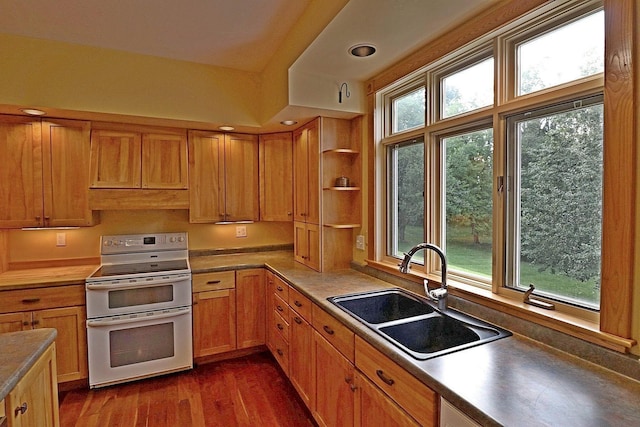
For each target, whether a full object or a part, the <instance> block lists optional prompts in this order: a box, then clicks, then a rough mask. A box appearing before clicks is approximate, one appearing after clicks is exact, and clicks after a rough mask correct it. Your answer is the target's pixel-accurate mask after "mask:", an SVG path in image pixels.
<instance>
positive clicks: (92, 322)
mask: <svg viewBox="0 0 640 427" xmlns="http://www.w3.org/2000/svg"><path fill="white" fill-rule="evenodd" d="M189 313H191V307H186V308H180V309H177V310H171V311H169V312H167V313H158V314H153V315H151V316H141V317H134V318H128V319H115V320H108V319H89V320H87V327H88V328H97V327H101V326H113V325H123V324H129V323H139V322H146V321H147V320H157V319H167V318H170V317H178V316H184V315H185V314H189Z"/></svg>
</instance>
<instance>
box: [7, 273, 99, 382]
mask: <svg viewBox="0 0 640 427" xmlns="http://www.w3.org/2000/svg"><path fill="white" fill-rule="evenodd" d="M84 293H85V290H84V285H67V286H51V287H46V288H34V289H20V290H10V291H1V292H0V333H3V332H17V331H24V330H29V329H36V328H55V329H57V330H58V335H57V337H56V344H57V348H58V351H57V355H56V365H57V379H58V382H59V383H63V382H67V381H75V380H81V379H85V378H88V375H89V373H88V368H87V333H86V329H85V322H86V320H87V315H86V309H85V306H84V298H85V297H84Z"/></svg>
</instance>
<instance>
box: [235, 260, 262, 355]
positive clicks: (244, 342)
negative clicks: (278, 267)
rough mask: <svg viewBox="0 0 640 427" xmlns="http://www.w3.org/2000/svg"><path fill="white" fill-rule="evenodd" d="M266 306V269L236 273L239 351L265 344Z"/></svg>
mask: <svg viewBox="0 0 640 427" xmlns="http://www.w3.org/2000/svg"><path fill="white" fill-rule="evenodd" d="M266 306H267V303H266V288H265V280H264V269H262V268H253V269H249V270H238V271H236V325H237V342H238V348H239V349H240V348H248V347H255V346H258V345H262V344H264V343H265V334H266V328H265V323H266Z"/></svg>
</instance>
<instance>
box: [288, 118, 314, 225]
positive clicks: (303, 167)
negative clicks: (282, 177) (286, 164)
mask: <svg viewBox="0 0 640 427" xmlns="http://www.w3.org/2000/svg"><path fill="white" fill-rule="evenodd" d="M293 165H294V167H293V189H294V206H293V219H294V220H295V221H298V222H303V223H311V224H319V223H320V119H319V118H318V119H315V120H314V121H312V122H310V123H308V124H306V125H305V126H303V127H302V128H300V129H298V130H296V131H295V132H294V133H293Z"/></svg>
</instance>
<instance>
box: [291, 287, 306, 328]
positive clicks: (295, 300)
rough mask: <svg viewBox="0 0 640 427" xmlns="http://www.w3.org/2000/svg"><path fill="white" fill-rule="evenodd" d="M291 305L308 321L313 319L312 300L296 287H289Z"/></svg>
mask: <svg viewBox="0 0 640 427" xmlns="http://www.w3.org/2000/svg"><path fill="white" fill-rule="evenodd" d="M289 306H290V307H291V308H292V309H294V310H295V311H296V312H297V313H298V314H299V315H300V316H302V317H304V318H305V319H306V320H307V321H309V320H311V300H310V299H309V298H307V297H305V296H304V295H302V294H301V293H300V292H298V291H297V290H295V289H294V288H290V289H289Z"/></svg>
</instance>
